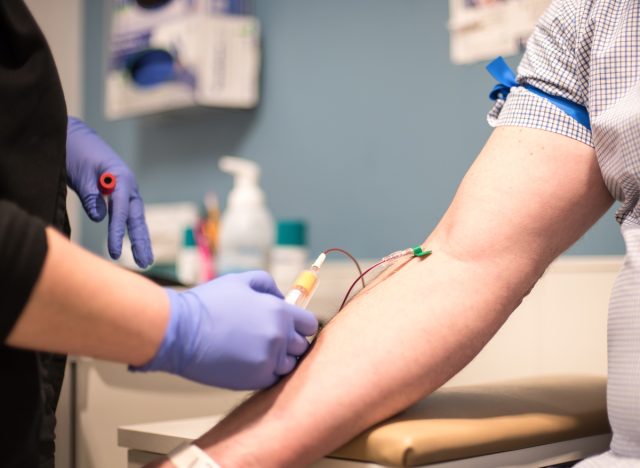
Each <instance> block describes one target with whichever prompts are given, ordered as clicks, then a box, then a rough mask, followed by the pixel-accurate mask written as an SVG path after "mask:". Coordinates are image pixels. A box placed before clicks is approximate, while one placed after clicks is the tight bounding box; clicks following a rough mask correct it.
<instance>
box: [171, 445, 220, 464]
mask: <svg viewBox="0 0 640 468" xmlns="http://www.w3.org/2000/svg"><path fill="white" fill-rule="evenodd" d="M167 457H168V458H169V461H170V462H171V463H173V464H174V465H175V466H176V468H220V465H218V464H217V463H216V462H214V461H213V460H212V459H211V457H210V456H209V455H207V454H206V453H205V452H204V450H202V449H201V448H200V447H198V446H197V445H193V444H191V443H188V442H186V443H184V444H182V445H179V446H178V447H177V448H175V449H173V450H172V451H171V452H169V454H168V455H167Z"/></svg>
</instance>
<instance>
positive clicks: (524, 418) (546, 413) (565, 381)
mask: <svg viewBox="0 0 640 468" xmlns="http://www.w3.org/2000/svg"><path fill="white" fill-rule="evenodd" d="M605 395H606V379H605V378H604V377H591V376H574V377H544V378H540V377H537V378H532V379H522V380H510V381H504V382H496V383H492V384H483V385H473V386H463V387H446V388H442V389H440V390H437V391H436V392H434V393H433V394H432V395H430V396H428V397H427V398H425V399H424V400H422V401H420V402H419V403H417V404H415V405H414V406H412V407H411V408H409V409H408V410H406V411H404V412H403V413H401V414H399V415H397V416H396V417H394V418H391V419H389V420H387V421H384V422H382V423H380V424H378V425H376V426H374V427H373V428H371V429H369V430H367V431H365V432H364V433H362V434H360V435H359V436H357V437H356V438H355V439H353V440H352V441H351V442H349V443H348V444H346V445H345V446H343V447H341V448H340V449H338V450H336V451H335V452H334V453H332V454H331V455H330V457H331V458H332V459H334V460H335V458H334V457H336V458H342V459H348V460H355V461H360V462H365V466H378V465H386V466H388V465H392V466H419V465H428V464H431V463H440V462H445V463H446V462H448V461H449V460H461V459H473V458H474V457H479V458H482V456H484V455H488V454H498V455H506V454H507V453H511V454H513V453H518V452H517V451H519V450H522V449H529V448H531V447H538V446H539V447H548V446H550V444H551V445H552V444H557V443H560V445H562V444H563V443H564V441H572V442H571V443H573V442H574V441H576V440H591V439H593V436H600V435H603V434H608V433H609V432H610V428H609V423H608V420H607V411H606V396H605ZM219 419H220V418H219V417H203V418H192V419H184V420H176V421H165V422H159V423H146V424H137V425H131V426H124V427H120V428H119V429H118V442H119V445H120V446H122V447H127V448H129V449H130V455H131V453H132V452H131V450H133V451H134V452H136V453H138V454H139V455H140V453H141V452H142V453H143V454H144V453H146V454H147V455H145V456H147V457H148V458H145V460H144V461H145V462H146V461H149V460H151V459H152V458H153V457H151V455H153V454H155V455H156V456H157V455H158V454H166V453H168V452H169V451H170V450H172V449H173V448H175V447H176V446H178V445H179V444H180V443H182V442H185V441H191V440H194V439H196V438H198V437H199V436H200V435H201V434H203V433H204V432H206V431H207V430H208V429H210V428H211V426H213V425H215V424H216V423H217V422H218V420H219ZM585 438H586V439H585ZM598 439H607V440H608V438H607V437H604V438H603V437H599V438H598ZM592 449H596V450H597V451H600V450H604V447H592ZM591 453H596V452H595V451H593V450H591V451H590V452H589V453H588V454H591ZM325 460H327V462H325V465H323V466H332V467H333V466H338V465H336V464H332V463H330V464H328V465H327V464H326V463H328V459H325ZM337 461H338V460H336V462H337ZM142 464H143V463H141V464H140V465H134V464H131V463H130V465H129V466H142ZM347 464H349V463H347ZM465 466H468V465H465ZM470 466H480V465H474V464H472V465H470ZM482 466H496V465H495V464H490V462H489V464H487V463H485V464H484V465H482ZM501 466H502V465H501ZM527 466H528V465H527ZM535 466H538V465H535Z"/></svg>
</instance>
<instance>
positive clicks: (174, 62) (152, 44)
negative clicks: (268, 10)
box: [105, 0, 260, 119]
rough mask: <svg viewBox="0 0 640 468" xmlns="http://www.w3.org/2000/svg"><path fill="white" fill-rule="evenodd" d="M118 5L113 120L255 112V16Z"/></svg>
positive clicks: (109, 104) (110, 85)
mask: <svg viewBox="0 0 640 468" xmlns="http://www.w3.org/2000/svg"><path fill="white" fill-rule="evenodd" d="M114 3H115V9H114V13H113V21H112V28H111V39H110V44H109V46H110V47H109V61H108V65H107V74H106V92H105V100H106V103H105V111H106V115H107V118H110V119H119V118H123V117H131V116H136V115H142V114H151V113H157V112H163V111H167V110H171V109H180V108H186V107H192V106H214V107H230V108H244V109H246V108H252V107H255V106H256V105H257V103H258V97H259V86H258V85H259V73H260V26H259V23H258V20H257V19H256V18H255V17H254V16H251V15H248V14H245V13H246V11H243V10H241V9H238V8H234V7H233V5H234V2H230V1H229V2H221V1H214V0H169V1H167V0H155V1H152V0H114ZM244 3H246V2H244ZM244 3H243V4H244Z"/></svg>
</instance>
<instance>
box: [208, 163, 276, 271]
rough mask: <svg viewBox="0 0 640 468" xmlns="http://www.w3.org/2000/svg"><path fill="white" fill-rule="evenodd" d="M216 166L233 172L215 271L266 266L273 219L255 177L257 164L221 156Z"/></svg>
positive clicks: (271, 237) (263, 267)
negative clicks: (232, 181) (232, 182)
mask: <svg viewBox="0 0 640 468" xmlns="http://www.w3.org/2000/svg"><path fill="white" fill-rule="evenodd" d="M219 167H220V170H221V171H223V172H227V173H229V174H231V175H233V176H234V185H233V189H232V190H231V192H230V193H229V197H228V199H227V207H226V209H225V211H224V212H223V214H222V218H221V219H220V237H219V243H218V258H217V265H218V271H219V273H220V274H221V275H224V274H226V273H237V272H241V271H248V270H266V269H267V268H268V266H269V252H270V250H271V247H272V245H273V237H274V223H273V217H272V216H271V213H269V210H268V208H267V204H266V201H265V195H264V192H263V191H262V189H261V188H260V186H259V185H258V179H259V177H260V168H259V167H258V165H257V164H256V163H255V162H253V161H249V160H247V159H242V158H236V157H233V156H223V157H222V158H220V162H219Z"/></svg>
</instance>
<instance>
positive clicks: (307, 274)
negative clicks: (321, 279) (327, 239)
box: [284, 253, 327, 309]
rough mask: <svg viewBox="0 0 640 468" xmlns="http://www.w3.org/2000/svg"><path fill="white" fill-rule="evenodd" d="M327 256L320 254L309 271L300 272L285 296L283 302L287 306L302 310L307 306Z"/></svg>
mask: <svg viewBox="0 0 640 468" xmlns="http://www.w3.org/2000/svg"><path fill="white" fill-rule="evenodd" d="M325 258H327V255H326V254H325V253H321V254H320V255H319V256H318V258H317V259H316V261H315V262H313V265H311V268H310V269H309V270H304V271H302V272H301V273H300V274H299V275H298V278H296V280H295V281H294V282H293V286H292V287H291V289H290V290H289V292H288V293H287V295H286V296H285V298H284V300H285V301H286V302H288V303H289V304H294V305H297V306H298V307H302V308H303V309H304V308H306V307H307V306H308V305H309V301H310V300H311V298H312V297H313V293H314V292H315V291H316V288H317V287H318V271H319V270H320V267H321V266H322V264H323V263H324V260H325Z"/></svg>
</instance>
